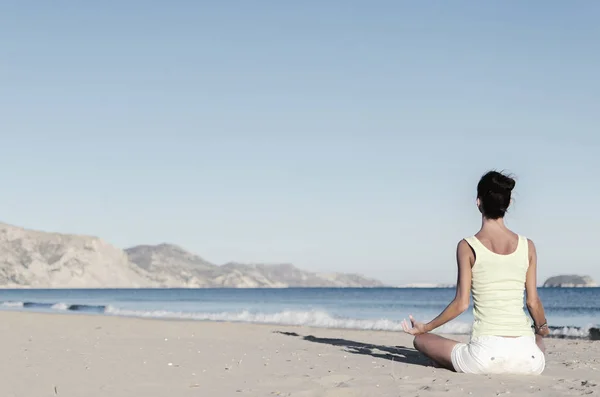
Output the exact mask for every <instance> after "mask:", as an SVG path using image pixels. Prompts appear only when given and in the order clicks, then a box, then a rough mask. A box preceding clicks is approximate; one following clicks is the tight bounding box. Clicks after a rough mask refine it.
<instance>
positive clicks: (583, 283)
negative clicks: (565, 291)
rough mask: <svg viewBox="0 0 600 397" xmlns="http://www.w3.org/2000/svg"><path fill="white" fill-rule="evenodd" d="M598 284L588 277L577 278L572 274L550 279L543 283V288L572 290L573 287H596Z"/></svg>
mask: <svg viewBox="0 0 600 397" xmlns="http://www.w3.org/2000/svg"><path fill="white" fill-rule="evenodd" d="M597 286H598V284H596V282H595V281H594V280H593V279H592V278H591V277H590V276H578V275H574V274H568V275H561V276H554V277H550V278H549V279H548V280H546V282H545V283H544V287H555V288H573V287H582V288H585V287H597Z"/></svg>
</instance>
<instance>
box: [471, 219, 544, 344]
mask: <svg viewBox="0 0 600 397" xmlns="http://www.w3.org/2000/svg"><path fill="white" fill-rule="evenodd" d="M465 240H466V241H467V243H468V244H469V245H470V246H471V249H472V250H473V252H474V254H475V262H474V264H473V268H472V281H471V292H472V295H473V306H474V307H473V317H474V322H473V331H472V336H473V337H478V336H484V335H490V336H526V335H532V334H533V330H532V328H531V322H530V320H529V318H528V316H527V315H526V314H525V311H524V295H525V281H526V278H527V269H528V267H529V249H528V245H529V241H528V240H527V238H525V237H523V236H519V235H516V234H514V233H512V232H510V231H509V230H508V229H505V230H502V231H498V233H486V232H485V231H482V232H480V233H478V234H477V235H475V236H472V237H468V238H466V239H465Z"/></svg>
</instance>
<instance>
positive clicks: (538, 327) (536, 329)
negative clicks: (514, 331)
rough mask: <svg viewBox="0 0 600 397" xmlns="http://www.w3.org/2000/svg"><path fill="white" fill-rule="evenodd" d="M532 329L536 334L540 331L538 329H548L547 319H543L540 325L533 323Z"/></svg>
mask: <svg viewBox="0 0 600 397" xmlns="http://www.w3.org/2000/svg"><path fill="white" fill-rule="evenodd" d="M533 329H534V330H535V333H536V334H538V333H540V331H542V330H546V329H548V321H546V319H544V322H543V323H542V324H540V325H537V324H535V323H534V324H533Z"/></svg>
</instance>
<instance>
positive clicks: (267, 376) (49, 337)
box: [0, 312, 600, 397]
mask: <svg viewBox="0 0 600 397" xmlns="http://www.w3.org/2000/svg"><path fill="white" fill-rule="evenodd" d="M0 334H1V340H2V360H1V367H0V370H1V373H2V375H3V376H2V382H0V396H3V397H9V396H15V397H16V396H19V397H21V396H40V397H41V396H78V397H81V396H87V397H92V396H148V397H150V396H211V397H213V396H214V397H216V396H294V397H309V396H323V397H325V396H328V397H338V396H339V397H342V396H344V397H349V396H403V397H404V396H448V397H452V396H463V395H469V394H472V395H475V396H496V395H509V394H510V395H511V396H521V395H539V396H579V395H590V394H592V395H596V394H600V386H599V385H600V342H597V341H596V342H592V341H583V340H558V339H547V342H546V343H547V347H548V356H547V367H546V371H545V372H544V374H543V375H542V376H537V377H525V376H471V375H463V374H456V373H453V372H450V371H446V370H442V369H436V368H433V367H432V366H430V365H429V364H428V362H427V360H425V359H423V358H422V357H421V356H420V355H419V354H418V353H416V352H415V351H414V350H413V349H412V339H411V338H410V337H409V336H408V335H405V334H402V333H389V332H371V331H351V330H334V329H319V328H303V327H283V326H269V325H252V324H238V323H236V324H234V323H210V322H192V321H157V320H144V319H131V318H117V317H108V316H85V315H55V314H35V313H18V312H3V313H0ZM462 339H463V340H464V339H465V337H463V338H462Z"/></svg>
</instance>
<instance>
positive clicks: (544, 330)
mask: <svg viewBox="0 0 600 397" xmlns="http://www.w3.org/2000/svg"><path fill="white" fill-rule="evenodd" d="M533 328H534V330H535V333H536V334H538V335H540V336H548V335H550V329H549V328H548V323H544V324H542V325H540V326H539V327H537V326H534V327H533Z"/></svg>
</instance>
